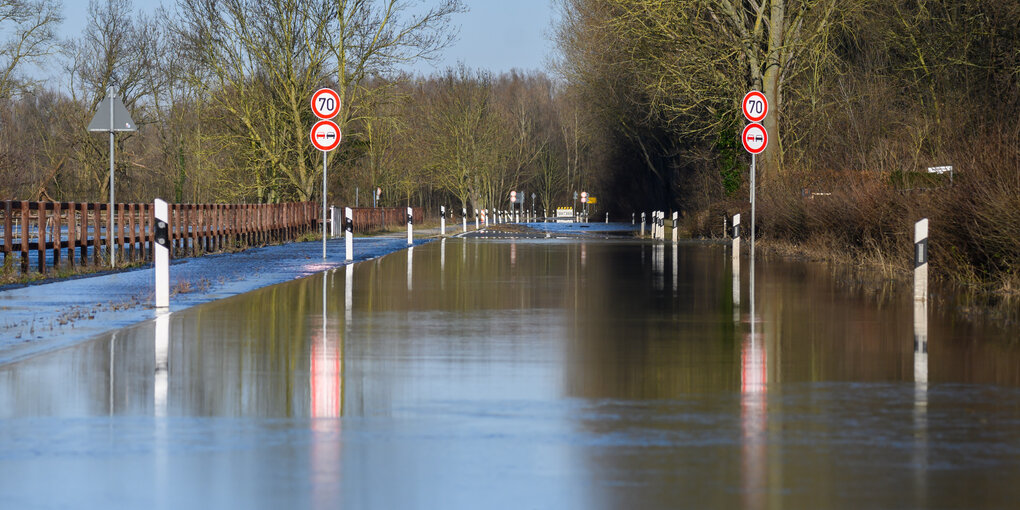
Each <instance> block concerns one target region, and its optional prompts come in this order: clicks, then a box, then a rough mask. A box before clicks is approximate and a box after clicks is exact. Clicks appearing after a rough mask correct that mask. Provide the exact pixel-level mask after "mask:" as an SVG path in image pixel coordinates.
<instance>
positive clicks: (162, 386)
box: [152, 311, 170, 501]
mask: <svg viewBox="0 0 1020 510" xmlns="http://www.w3.org/2000/svg"><path fill="white" fill-rule="evenodd" d="M153 344H154V352H155V356H154V357H155V362H156V363H155V370H154V372H155V373H154V377H153V383H152V388H153V391H152V395H153V397H152V398H153V414H154V415H155V417H156V418H157V420H156V426H155V439H156V441H155V443H156V448H155V461H156V471H155V472H156V497H157V501H166V497H167V494H169V491H170V489H169V482H168V476H167V472H168V471H169V468H168V465H167V464H168V451H167V450H168V448H167V436H168V435H167V430H166V427H167V423H166V420H165V419H160V418H166V415H167V393H168V390H169V387H170V381H169V378H170V312H169V311H163V312H157V315H156V329H155V334H154V335H153Z"/></svg>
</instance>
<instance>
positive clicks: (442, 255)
mask: <svg viewBox="0 0 1020 510" xmlns="http://www.w3.org/2000/svg"><path fill="white" fill-rule="evenodd" d="M439 290H446V238H445V237H444V238H442V239H440V240H439Z"/></svg>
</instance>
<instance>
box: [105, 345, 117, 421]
mask: <svg viewBox="0 0 1020 510" xmlns="http://www.w3.org/2000/svg"><path fill="white" fill-rule="evenodd" d="M116 341H117V333H116V332H115V333H114V334H113V335H111V336H110V372H109V377H108V378H107V381H109V383H110V407H109V411H110V416H113V387H114V385H115V382H116V381H115V377H114V373H113V361H114V360H113V358H114V355H113V349H114V346H115V345H116Z"/></svg>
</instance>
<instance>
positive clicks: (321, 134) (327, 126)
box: [310, 120, 340, 152]
mask: <svg viewBox="0 0 1020 510" xmlns="http://www.w3.org/2000/svg"><path fill="white" fill-rule="evenodd" d="M310 136H311V138H312V145H314V146H315V148H316V149H319V150H320V151H323V152H329V151H331V150H333V149H335V148H336V147H337V146H338V145H340V128H339V127H338V126H337V125H336V123H335V122H333V121H331V120H320V121H319V122H316V123H315V125H314V126H312V131H311V133H310Z"/></svg>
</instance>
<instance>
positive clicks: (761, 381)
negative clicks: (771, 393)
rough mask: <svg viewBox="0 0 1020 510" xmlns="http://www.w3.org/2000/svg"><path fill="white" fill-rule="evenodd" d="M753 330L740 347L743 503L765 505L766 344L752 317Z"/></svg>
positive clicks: (766, 464) (748, 505)
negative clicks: (758, 332) (758, 333)
mask: <svg viewBox="0 0 1020 510" xmlns="http://www.w3.org/2000/svg"><path fill="white" fill-rule="evenodd" d="M751 299H752V300H753V299H754V296H752V297H751ZM751 331H752V332H751V334H749V335H747V337H746V339H745V341H744V343H743V345H742V347H741V350H740V422H741V429H742V431H743V436H742V437H743V450H742V457H743V462H742V470H741V471H742V475H743V476H742V478H743V496H744V501H743V503H744V504H743V507H744V508H764V506H765V501H766V494H765V489H766V483H767V482H768V480H767V466H768V459H767V452H766V445H767V438H766V436H765V433H766V425H767V423H768V399H767V390H768V366H767V364H766V355H765V346H764V345H763V344H762V341H761V339H759V338H757V337H756V335H755V334H754V326H753V321H752V329H751Z"/></svg>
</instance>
